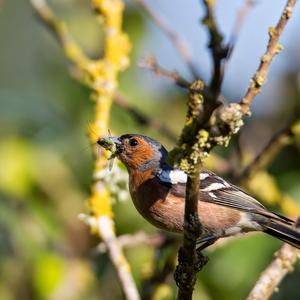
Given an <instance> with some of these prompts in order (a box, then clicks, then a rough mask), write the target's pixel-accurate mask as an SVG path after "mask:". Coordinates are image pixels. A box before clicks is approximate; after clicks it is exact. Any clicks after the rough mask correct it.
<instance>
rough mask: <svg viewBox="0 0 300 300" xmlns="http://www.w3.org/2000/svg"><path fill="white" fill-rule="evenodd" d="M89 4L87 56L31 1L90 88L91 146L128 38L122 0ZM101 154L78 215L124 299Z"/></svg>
mask: <svg viewBox="0 0 300 300" xmlns="http://www.w3.org/2000/svg"><path fill="white" fill-rule="evenodd" d="M91 2H92V6H93V8H94V10H95V12H96V14H97V16H98V17H99V18H98V19H99V21H100V22H101V25H102V26H103V28H104V32H105V39H104V55H103V57H102V58H101V59H91V58H89V57H87V56H86V55H85V54H84V53H83V51H82V50H81V48H80V47H79V46H78V45H77V43H76V42H75V41H74V40H73V38H72V36H71V35H70V33H69V31H68V28H67V27H66V25H65V24H64V22H62V21H60V20H58V19H57V18H56V17H55V15H54V13H53V12H52V10H51V9H50V7H49V6H48V5H47V2H46V1H45V0H31V4H32V6H33V8H34V10H35V12H36V13H37V15H38V17H39V18H40V19H41V20H42V21H43V23H44V24H45V25H46V26H47V27H48V28H49V29H50V30H51V31H52V33H53V34H54V36H55V37H56V39H57V40H58V41H59V43H60V44H61V46H62V48H63V50H64V53H65V55H66V57H67V58H68V59H69V60H70V61H71V62H72V64H73V66H74V67H75V68H76V70H77V71H78V72H77V73H78V74H77V73H76V74H77V79H79V80H80V81H81V82H83V83H84V84H86V85H87V86H88V87H90V89H91V90H92V99H93V101H94V102H95V110H94V111H95V115H94V120H93V123H92V124H91V125H90V128H89V138H90V141H91V144H92V145H95V142H96V141H97V139H99V137H102V136H105V135H107V133H108V124H109V116H110V109H111V105H112V101H113V98H114V96H115V91H116V88H117V85H118V81H117V79H118V74H119V72H120V71H122V70H124V69H125V68H126V67H127V66H128V65H129V57H128V55H129V51H130V48H131V46H130V42H129V38H128V36H127V34H125V33H124V32H123V31H122V18H123V10H124V3H123V1H122V0H91ZM107 158H108V154H107V153H105V152H104V153H102V155H96V158H95V168H94V174H93V178H94V183H93V185H92V188H91V189H92V192H91V196H90V198H89V200H88V207H89V210H90V216H82V219H83V220H84V221H86V223H87V224H88V225H89V226H90V227H91V229H92V231H93V232H97V233H98V234H99V236H101V237H102V239H103V241H104V243H105V244H106V246H107V248H108V252H109V256H110V259H111V261H112V262H113V264H114V266H115V268H116V271H117V273H118V278H119V280H120V283H121V286H122V291H123V293H124V295H125V298H126V299H130V300H139V299H140V297H139V294H138V291H137V288H136V286H135V283H134V281H133V278H132V275H131V272H130V266H129V264H128V263H127V261H126V258H125V256H124V254H123V252H122V248H121V246H120V243H119V242H118V239H117V237H116V235H115V232H114V221H113V218H112V217H113V212H112V207H111V195H110V191H109V188H108V186H107V185H106V184H105V182H104V180H103V178H99V177H98V174H99V172H101V171H102V170H103V169H105V168H106V167H107Z"/></svg>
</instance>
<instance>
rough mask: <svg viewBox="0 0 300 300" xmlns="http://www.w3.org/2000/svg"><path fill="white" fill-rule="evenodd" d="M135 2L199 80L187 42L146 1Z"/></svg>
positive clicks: (136, 0)
mask: <svg viewBox="0 0 300 300" xmlns="http://www.w3.org/2000/svg"><path fill="white" fill-rule="evenodd" d="M135 2H137V3H138V4H139V5H140V6H141V7H142V8H143V10H144V11H145V12H146V14H147V15H148V16H149V17H150V18H151V19H152V20H153V22H154V23H155V24H156V25H157V27H158V28H159V29H160V30H161V31H162V32H164V33H165V35H166V36H167V37H168V38H169V39H170V41H171V42H172V43H173V45H174V46H175V48H176V50H177V52H178V53H179V55H180V56H181V58H182V60H183V61H184V62H185V63H186V65H187V66H188V68H189V70H190V72H191V74H192V75H193V76H194V79H198V78H199V74H198V71H197V70H196V68H195V66H194V63H193V60H192V56H191V53H190V50H189V47H188V45H187V43H186V41H185V40H184V39H183V38H182V37H181V36H180V35H179V34H178V33H177V32H175V31H174V30H173V29H172V27H171V26H170V25H169V24H168V23H167V22H166V20H165V19H164V18H163V17H162V16H160V15H159V14H158V12H156V11H154V10H153V9H151V7H150V6H149V5H148V4H147V3H146V2H145V1H144V0H135Z"/></svg>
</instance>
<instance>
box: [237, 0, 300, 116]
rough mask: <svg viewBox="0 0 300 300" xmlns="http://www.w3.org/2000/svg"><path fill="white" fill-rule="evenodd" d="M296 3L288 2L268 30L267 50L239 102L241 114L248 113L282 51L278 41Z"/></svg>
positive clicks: (294, 0) (293, 1) (295, 0)
mask: <svg viewBox="0 0 300 300" xmlns="http://www.w3.org/2000/svg"><path fill="white" fill-rule="evenodd" d="M296 2H297V0H288V1H287V3H286V5H285V7H284V10H283V12H282V14H281V16H280V19H279V21H278V23H277V25H276V27H275V28H274V27H270V28H269V42H268V46H267V50H266V52H265V54H264V55H263V56H262V58H261V61H260V65H259V67H258V69H257V71H256V72H255V74H254V75H253V77H252V79H251V82H250V85H249V87H248V90H247V92H246V94H245V96H244V98H243V99H242V101H241V102H240V105H241V107H242V111H243V114H249V113H250V109H249V106H250V104H251V103H252V101H253V99H254V98H255V96H256V95H257V94H258V93H259V92H260V91H261V88H262V86H263V85H264V83H265V82H266V77H267V73H268V70H269V67H270V65H271V62H272V60H273V58H274V56H275V55H276V54H278V53H279V52H280V51H281V50H282V45H280V44H279V43H278V41H279V38H280V36H281V34H282V32H283V30H284V28H285V26H286V24H287V22H288V20H289V19H290V17H291V16H292V13H293V9H294V7H295V4H296Z"/></svg>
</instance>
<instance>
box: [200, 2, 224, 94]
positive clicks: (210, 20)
mask: <svg viewBox="0 0 300 300" xmlns="http://www.w3.org/2000/svg"><path fill="white" fill-rule="evenodd" d="M202 1H203V5H204V8H205V17H204V18H203V21H202V22H203V24H204V25H206V27H207V29H208V32H209V44H208V47H209V48H210V49H211V56H212V60H213V74H212V78H211V81H210V84H209V86H210V90H211V92H213V94H214V97H215V98H217V97H218V96H219V94H220V91H221V85H222V80H223V76H224V74H222V60H223V59H225V58H226V56H227V53H228V47H227V46H226V47H224V46H223V45H222V41H223V36H222V34H221V32H220V30H219V28H218V26H217V23H216V20H215V17H214V11H213V5H214V1H211V0H202Z"/></svg>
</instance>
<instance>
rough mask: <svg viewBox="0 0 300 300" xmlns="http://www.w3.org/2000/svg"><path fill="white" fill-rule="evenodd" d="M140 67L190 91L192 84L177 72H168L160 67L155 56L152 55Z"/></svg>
mask: <svg viewBox="0 0 300 300" xmlns="http://www.w3.org/2000/svg"><path fill="white" fill-rule="evenodd" d="M139 66H140V67H142V68H145V69H150V70H151V71H152V72H153V73H154V74H155V75H157V76H161V77H165V78H168V79H170V80H172V81H174V82H175V84H176V85H178V86H179V87H181V88H184V89H188V88H189V87H190V83H189V82H188V81H187V80H185V79H184V78H182V77H181V76H180V75H179V74H178V73H177V72H176V71H171V72H170V71H167V70H165V69H163V68H162V67H161V66H159V65H158V63H157V61H156V59H155V57H154V56H152V55H150V56H148V57H146V58H145V59H143V60H142V61H141V62H140V63H139Z"/></svg>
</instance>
